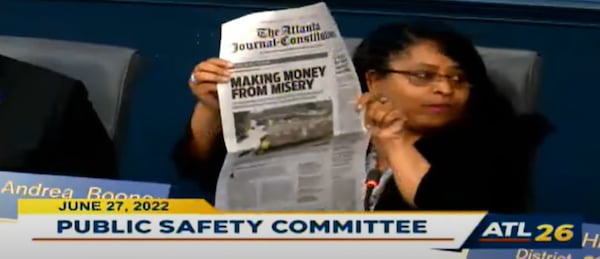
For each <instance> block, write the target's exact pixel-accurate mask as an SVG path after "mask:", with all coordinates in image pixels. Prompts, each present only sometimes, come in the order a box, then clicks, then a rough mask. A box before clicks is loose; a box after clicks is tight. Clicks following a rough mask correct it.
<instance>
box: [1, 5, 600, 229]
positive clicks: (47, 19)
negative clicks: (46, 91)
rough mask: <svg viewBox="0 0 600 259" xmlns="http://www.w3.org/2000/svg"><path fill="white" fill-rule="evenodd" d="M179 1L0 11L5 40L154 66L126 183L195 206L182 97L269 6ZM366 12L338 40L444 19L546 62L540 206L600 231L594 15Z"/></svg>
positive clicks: (599, 66)
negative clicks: (40, 40)
mask: <svg viewBox="0 0 600 259" xmlns="http://www.w3.org/2000/svg"><path fill="white" fill-rule="evenodd" d="M177 2H179V3H173V4H143V3H117V2H109V1H96V2H94V1H88V2H86V1H52V2H46V1H30V0H18V1H11V0H8V1H1V2H0V34H10V35H21V36H35V37H48V38H57V39H66V40H77V41H87V42H95V43H106V44H113V45H122V46H129V47H133V48H136V49H139V50H140V51H141V53H142V54H143V55H144V56H146V57H147V58H149V59H150V60H151V63H152V64H151V66H150V68H149V70H147V71H146V73H145V74H144V75H143V78H142V79H141V82H140V84H139V86H138V88H137V89H136V91H135V93H134V96H133V100H132V102H133V104H132V105H133V106H132V108H131V112H132V114H133V115H132V116H131V121H130V126H129V133H128V136H127V138H128V139H127V142H126V147H125V153H124V154H123V157H122V159H123V165H122V175H123V177H124V178H127V179H133V180H144V181H160V182H176V181H177V182H178V191H179V193H180V194H181V195H195V194H198V192H199V190H195V189H194V185H193V184H191V183H187V184H186V183H184V182H181V181H179V180H178V179H177V176H176V173H175V171H174V167H173V164H172V162H171V160H170V150H171V148H172V146H173V144H174V143H175V141H176V140H177V138H178V137H179V136H180V134H181V133H182V131H183V129H184V126H185V124H186V120H187V119H188V116H189V115H190V113H191V108H192V106H193V98H192V97H191V96H190V94H189V92H188V89H187V86H186V80H187V78H188V76H189V72H190V70H191V68H192V67H193V66H194V65H195V63H196V62H198V61H200V60H202V59H205V58H207V57H211V56H215V55H217V54H218V41H219V28H220V24H221V23H222V22H224V21H226V20H228V19H232V18H236V17H238V16H241V15H244V14H247V13H248V12H251V11H256V10H259V9H261V8H263V7H265V6H268V5H266V4H264V3H259V2H257V1H254V2H253V3H254V4H253V5H247V4H242V3H235V2H233V1H226V3H227V4H211V3H208V1H202V2H200V1H195V3H192V2H194V1H190V0H188V1H183V0H181V1H177ZM272 2H276V1H272ZM333 2H340V1H333ZM368 2H369V6H368V7H366V6H361V4H360V2H359V1H346V2H345V4H344V5H340V4H336V3H333V4H331V6H332V9H333V12H334V15H335V18H336V19H337V21H338V24H339V26H340V29H341V31H342V34H344V35H345V36H349V37H362V36H364V35H365V33H367V32H368V31H369V30H371V29H373V28H375V27H376V26H378V25H379V24H382V23H385V22H392V21H404V20H413V19H423V18H427V19H439V20H444V21H449V22H451V23H452V24H453V25H455V26H456V27H457V28H458V29H459V30H461V31H463V32H465V33H467V34H469V35H471V36H472V37H473V38H474V40H475V41H476V43H477V44H479V45H487V46H499V47H510V48H524V49H532V50H536V51H539V52H540V53H541V54H542V56H543V58H544V76H543V81H542V92H541V96H540V103H539V107H540V110H541V111H542V112H543V113H544V114H546V115H547V116H548V117H549V118H550V119H551V120H552V121H553V122H554V123H555V124H556V126H557V127H558V130H559V131H558V133H557V134H555V135H553V136H552V137H550V138H549V139H548V140H547V142H546V144H545V146H544V148H543V150H542V153H541V157H540V160H539V165H538V168H537V173H536V186H537V189H536V194H537V198H536V200H537V207H538V209H540V210H542V211H563V210H570V211H581V212H586V213H587V214H588V215H590V216H591V217H592V218H594V219H595V220H599V221H600V206H597V205H598V204H600V191H598V190H595V188H596V187H597V185H598V183H600V163H597V161H599V159H598V157H599V156H598V154H599V153H600V152H599V150H598V149H599V148H598V147H600V139H599V137H598V132H600V123H598V122H597V120H596V118H597V117H598V116H595V115H597V114H598V112H600V107H598V103H600V102H599V100H598V96H600V84H599V83H598V82H599V81H598V71H600V19H598V17H600V15H598V14H597V13H595V12H593V11H585V10H566V9H554V8H547V9H544V10H541V9H540V8H525V7H520V8H510V7H506V6H494V7H493V8H492V7H489V6H488V5H485V6H484V5H477V4H430V3H429V4H422V3H421V4H420V3H404V2H414V1H403V4H399V3H396V4H393V5H392V4H390V3H389V2H390V1H368ZM279 6H281V5H279ZM272 7H275V6H272ZM198 173H202V172H198ZM179 184H183V185H179ZM498 191H510V188H509V187H508V186H507V188H506V189H504V190H498Z"/></svg>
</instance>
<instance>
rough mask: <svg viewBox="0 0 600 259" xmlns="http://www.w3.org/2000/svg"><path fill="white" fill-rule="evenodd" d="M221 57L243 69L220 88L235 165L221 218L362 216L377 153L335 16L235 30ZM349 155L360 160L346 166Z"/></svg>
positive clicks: (320, 9) (319, 11)
mask: <svg viewBox="0 0 600 259" xmlns="http://www.w3.org/2000/svg"><path fill="white" fill-rule="evenodd" d="M219 56H220V58H222V59H225V60H228V61H230V62H232V63H233V64H234V66H233V68H232V75H231V80H230V81H229V82H228V83H224V84H219V85H218V95H219V102H220V109H221V119H222V125H223V137H224V140H225V145H226V147H227V151H228V155H227V157H226V160H225V163H224V166H223V168H222V171H221V174H220V177H219V181H218V184H217V195H216V201H215V205H216V206H217V208H219V209H227V210H320V209H322V210H355V209H357V208H359V204H360V202H358V199H360V198H359V197H358V196H357V195H359V194H360V188H361V187H362V183H363V182H364V176H365V172H364V171H365V170H364V165H365V153H366V149H367V145H368V136H367V134H366V130H365V128H364V126H363V116H362V115H361V114H359V113H357V112H356V110H355V108H354V107H355V104H356V98H357V96H358V95H359V94H360V93H361V90H360V84H359V81H358V76H357V75H356V72H355V70H354V66H353V65H352V62H351V57H350V55H349V52H348V50H347V48H346V45H345V43H344V40H343V38H342V36H341V34H340V32H339V29H338V28H337V25H336V23H335V21H334V19H333V17H332V16H331V14H330V12H329V10H328V8H327V6H326V5H325V4H324V3H318V4H313V5H309V6H305V7H300V8H292V9H285V10H277V11H266V12H258V13H253V14H249V15H246V16H243V17H240V18H238V19H234V20H232V21H229V22H226V23H224V24H223V25H222V28H221V47H220V54H219ZM348 136H351V137H348ZM340 150H352V154H353V155H350V156H346V157H345V159H348V160H347V161H344V163H343V165H342V164H338V163H337V162H336V161H339V159H340V154H339V153H340ZM346 153H347V152H346ZM340 168H342V169H340ZM335 190H337V191H335ZM340 194H343V195H341V196H340V197H338V198H337V199H336V197H337V195H340ZM342 200H345V201H342ZM341 204H345V205H341Z"/></svg>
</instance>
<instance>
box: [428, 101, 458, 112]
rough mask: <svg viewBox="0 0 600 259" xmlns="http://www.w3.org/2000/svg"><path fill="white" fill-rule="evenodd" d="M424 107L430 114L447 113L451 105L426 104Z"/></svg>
mask: <svg viewBox="0 0 600 259" xmlns="http://www.w3.org/2000/svg"><path fill="white" fill-rule="evenodd" d="M425 107H426V108H427V109H428V110H429V111H430V112H432V113H443V112H447V111H448V110H450V108H452V105H450V104H449V103H437V104H427V105H425Z"/></svg>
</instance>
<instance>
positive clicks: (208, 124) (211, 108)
mask: <svg viewBox="0 0 600 259" xmlns="http://www.w3.org/2000/svg"><path fill="white" fill-rule="evenodd" d="M231 67H232V65H231V63H230V62H227V61H225V60H222V59H218V58H211V59H208V60H205V61H203V62H202V63H200V64H198V65H197V66H196V67H195V68H194V71H193V72H192V75H191V76H190V80H189V83H188V85H189V87H190V90H191V91H192V93H194V96H196V98H197V99H198V104H197V105H196V108H194V113H193V115H192V119H191V122H190V126H191V129H192V136H193V137H192V143H191V144H192V145H191V146H190V148H191V150H190V151H191V152H192V155H193V156H195V157H196V158H198V159H206V158H207V157H210V154H211V152H212V150H213V147H214V145H215V142H216V140H217V137H218V136H220V134H221V132H222V128H221V115H220V113H219V98H218V93H217V84H218V83H225V82H227V81H229V77H230V75H231V73H230V71H229V69H230V68H231Z"/></svg>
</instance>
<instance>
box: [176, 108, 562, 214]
mask: <svg viewBox="0 0 600 259" xmlns="http://www.w3.org/2000/svg"><path fill="white" fill-rule="evenodd" d="M550 130H551V128H550V126H549V124H548V123H547V121H546V120H545V119H544V118H543V117H540V116H529V115H527V116H518V117H515V118H511V119H507V120H503V121H501V122H500V121H498V122H497V123H496V122H494V123H460V124H457V125H455V126H453V127H448V128H447V129H444V130H443V131H441V132H438V133H435V134H431V135H429V136H427V137H424V138H422V139H420V140H419V141H418V142H417V143H416V144H415V147H416V148H417V149H418V150H419V151H420V153H421V154H422V155H423V157H425V159H427V161H428V162H429V163H430V164H431V168H430V171H429V172H428V173H427V175H426V176H425V177H424V178H423V180H422V181H421V184H420V185H419V187H418V189H417V194H416V197H415V203H416V205H417V206H418V208H419V209H422V210H488V211H491V212H498V213H522V212H526V211H528V209H529V208H530V200H531V195H530V194H531V188H532V186H531V179H530V177H531V173H532V166H533V161H534V158H535V155H536V151H537V148H538V146H539V145H540V144H541V142H542V141H543V139H544V137H545V136H546V134H548V133H549V131H550ZM190 133H191V132H190V130H189V126H188V129H187V130H186V133H185V136H184V138H182V140H181V141H180V142H179V143H178V144H177V146H176V148H175V152H174V159H175V162H176V164H177V166H178V169H179V171H180V172H181V173H182V174H183V175H184V176H185V177H188V178H191V179H194V181H196V182H197V183H199V184H200V186H201V187H203V188H204V190H205V191H206V192H208V193H214V192H215V188H216V181H217V176H218V174H219V172H220V169H221V166H222V163H223V160H224V158H225V155H226V150H225V145H224V142H223V141H222V137H220V142H219V143H217V145H216V147H215V149H214V152H213V153H212V157H210V158H208V159H207V160H205V161H198V160H194V159H193V158H191V157H190V156H189V144H190V137H191V134H190ZM365 155H366V154H365ZM375 210H411V208H410V207H409V206H408V204H407V203H406V202H405V201H404V200H403V198H402V197H401V195H400V192H399V190H398V187H397V186H396V184H395V182H394V180H393V179H390V181H388V182H387V184H386V188H385V189H384V192H383V193H382V194H381V196H380V199H379V202H378V203H377V205H376V206H375Z"/></svg>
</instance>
